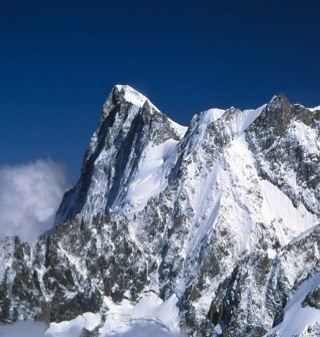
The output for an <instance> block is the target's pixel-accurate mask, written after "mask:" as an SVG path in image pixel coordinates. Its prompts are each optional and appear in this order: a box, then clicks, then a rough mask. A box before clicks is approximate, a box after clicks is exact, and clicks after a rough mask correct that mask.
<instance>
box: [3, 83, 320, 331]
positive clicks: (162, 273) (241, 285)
mask: <svg viewBox="0 0 320 337" xmlns="http://www.w3.org/2000/svg"><path fill="white" fill-rule="evenodd" d="M319 129H320V108H319V109H317V108H315V109H307V108H305V107H303V106H302V105H298V104H294V105H292V104H290V103H289V102H288V100H287V99H286V97H284V96H283V95H278V96H275V97H273V99H272V100H271V102H270V103H269V104H265V105H263V106H262V107H260V108H258V109H256V110H244V111H241V110H239V109H236V108H233V107H232V108H230V109H228V110H220V109H210V110H208V111H205V112H203V113H200V114H198V115H195V116H194V117H193V119H192V121H191V123H190V125H189V127H188V128H185V127H182V126H180V125H178V124H176V123H174V122H173V121H171V120H170V119H169V118H168V117H167V116H166V115H164V114H163V113H161V112H160V111H159V110H158V109H157V108H156V107H155V106H154V105H153V104H152V103H151V102H150V101H149V100H148V99H147V98H146V97H144V96H143V95H141V94H140V93H138V92H136V91H135V90H134V89H132V88H130V87H129V86H120V85H119V86H115V87H114V88H113V90H112V92H111V94H110V96H109V98H108V100H107V102H106V103H105V105H104V106H103V112H102V116H101V120H100V122H99V125H98V128H97V130H96V132H95V133H94V134H93V136H92V138H91V141H90V144H89V147H88V150H87V151H86V153H85V156H84V160H83V165H82V169H81V177H80V179H79V181H78V183H77V184H76V185H75V186H74V187H73V188H72V189H71V190H69V191H67V192H66V193H65V195H64V197H63V200H62V203H61V205H60V208H59V210H58V212H57V216H56V223H55V226H54V229H53V230H52V231H51V232H50V233H46V234H44V235H42V236H41V237H40V238H39V240H38V241H37V243H36V244H35V245H34V246H32V247H29V246H28V244H26V243H23V242H21V241H20V240H19V238H18V237H14V238H12V237H11V238H6V239H3V240H2V241H1V246H0V321H1V322H3V323H11V322H14V321H16V320H25V319H32V320H39V321H45V322H47V323H51V324H50V325H49V330H50V329H53V330H52V331H54V328H55V327H57V326H59V324H52V323H53V322H56V323H59V322H61V321H70V320H74V319H77V320H78V321H79V322H80V323H79V324H80V325H81V324H82V326H81V327H82V328H83V335H85V336H88V335H92V336H104V335H108V334H109V333H111V332H117V331H123V330H124V329H128V328H130V325H131V324H132V322H143V321H145V320H148V321H151V322H154V323H155V324H160V325H161V327H163V328H166V329H167V330H169V331H172V332H178V331H180V330H182V331H184V332H185V333H186V334H187V335H189V336H194V337H196V336H197V337H200V336H203V337H204V336H234V337H239V336H240V337H241V336H264V335H268V336H291V335H294V334H296V335H300V336H318V335H319V324H320V311H319V307H320V296H319V288H318V286H319V284H320V263H319V256H320V255H319V253H320V252H319V249H320V248H319V242H320V241H319V238H320V236H319V235H320V224H319V223H320V221H319V219H320V150H319V148H320V144H319V138H320V137H319V136H320V135H319ZM80 315H83V316H80ZM88 315H90V317H91V318H92V317H94V319H93V321H92V319H91V324H90V326H88V325H86V324H85V323H84V322H85V319H82V320H81V317H89V316H88ZM79 317H80V318H79ZM78 321H77V322H78ZM73 322H74V321H73ZM81 322H82V323H81ZM92 322H94V323H92ZM60 326H61V325H60ZM66 326H67V325H66ZM306 333H307V335H306ZM57 336H58V335H57Z"/></svg>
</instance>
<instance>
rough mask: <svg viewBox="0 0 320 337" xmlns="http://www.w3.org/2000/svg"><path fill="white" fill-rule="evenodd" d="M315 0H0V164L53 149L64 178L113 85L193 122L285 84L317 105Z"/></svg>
mask: <svg viewBox="0 0 320 337" xmlns="http://www.w3.org/2000/svg"><path fill="white" fill-rule="evenodd" d="M319 13H320V2H319V1H316V0H304V1H302V0H299V1H298V0H293V1H292V0H291V1H289V0H287V1H281V0H279V1H273V0H269V1H265V0H255V1H251V0H248V1H246V0H242V1H240V0H234V1H231V0H184V1H182V0H179V1H178V0H171V1H167V0H161V1H150V0H148V1H139V0H137V1H134V0H130V1H129V0H119V1H115V0H112V1H108V0H104V1H102V0H99V1H95V0H90V1H89V0H88V1H81V0H77V1H75V0H63V1H61V0H55V1H53V0H28V1H26V0H20V1H18V0H0V42H1V49H0V50H1V53H0V60H1V62H0V93H1V94H0V112H1V123H0V144H1V147H0V155H1V156H0V158H1V160H0V165H4V164H11V165H15V164H19V163H27V162H29V161H34V160H36V159H39V158H46V157H48V156H51V157H52V158H53V160H55V161H59V162H62V163H64V164H65V165H66V166H67V168H68V170H69V179H70V181H72V182H73V181H74V180H75V179H76V178H77V177H78V175H79V172H80V165H81V161H82V156H83V153H84V151H85V149H86V147H87V144H88V140H89V138H90V136H91V134H92V133H93V131H94V130H95V128H96V126H97V123H98V120H99V117H100V112H101V106H102V104H103V103H104V101H105V100H106V98H107V96H108V94H109V92H110V90H111V88H112V86H113V85H115V84H117V83H120V84H129V85H131V86H133V87H134V88H136V89H137V90H139V91H141V92H142V93H143V94H144V95H146V96H148V97H149V98H150V99H151V100H152V101H153V103H154V104H155V105H156V106H158V107H159V108H160V110H162V111H163V112H165V113H166V114H167V115H168V116H169V117H170V118H172V119H174V120H175V121H177V122H179V123H181V124H185V125H186V124H188V123H189V121H190V119H191V117H192V116H193V115H194V114H195V113H198V112H200V111H202V110H205V109H208V108H211V107H220V108H227V107H229V106H231V105H233V106H236V107H239V108H254V107H258V106H260V105H262V104H263V103H265V102H267V101H269V100H270V98H271V97H272V96H273V95H274V94H276V93H279V92H282V93H285V94H286V95H287V97H288V98H289V100H290V101H292V102H299V103H302V104H304V105H305V106H311V107H312V106H317V105H320V57H319V55H320V23H319V22H320V21H319Z"/></svg>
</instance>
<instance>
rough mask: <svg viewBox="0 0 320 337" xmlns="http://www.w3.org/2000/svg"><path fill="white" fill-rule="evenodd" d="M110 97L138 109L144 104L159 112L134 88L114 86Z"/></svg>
mask: <svg viewBox="0 0 320 337" xmlns="http://www.w3.org/2000/svg"><path fill="white" fill-rule="evenodd" d="M112 96H113V97H114V98H116V100H117V101H120V102H122V101H125V102H128V103H131V104H133V105H136V106H138V107H140V108H142V107H143V106H144V105H145V104H148V105H151V106H152V107H153V108H155V109H156V110H159V109H157V108H156V107H155V106H154V105H153V104H152V103H151V102H150V100H149V99H148V98H147V97H146V96H144V95H143V94H141V93H140V92H138V91H137V90H135V89H134V88H132V87H130V86H129V85H123V84H117V85H115V86H114V88H113V90H112Z"/></svg>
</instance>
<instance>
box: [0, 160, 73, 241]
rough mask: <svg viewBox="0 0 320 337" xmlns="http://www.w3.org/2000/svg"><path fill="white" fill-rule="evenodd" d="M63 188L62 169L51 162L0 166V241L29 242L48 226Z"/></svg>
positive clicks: (64, 187) (41, 161)
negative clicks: (9, 238)
mask: <svg viewBox="0 0 320 337" xmlns="http://www.w3.org/2000/svg"><path fill="white" fill-rule="evenodd" d="M66 187H67V184H66V177H65V172H64V169H63V166H62V165H61V164H58V163H55V162H54V161H52V160H51V159H47V160H37V161H35V162H32V163H29V164H26V165H15V166H8V165H7V166H2V167H0V238H3V237H5V236H12V235H18V236H19V237H20V239H21V240H22V241H27V242H29V243H33V242H34V241H35V240H36V238H37V237H38V236H39V235H40V234H42V233H43V232H44V231H46V230H48V229H50V228H51V227H52V225H53V221H54V216H55V212H56V210H57V208H58V206H59V204H60V202H61V199H62V195H63V193H64V191H65V189H66Z"/></svg>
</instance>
